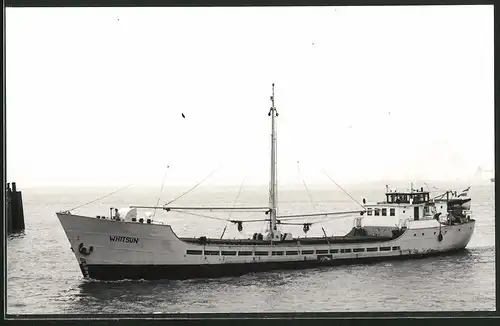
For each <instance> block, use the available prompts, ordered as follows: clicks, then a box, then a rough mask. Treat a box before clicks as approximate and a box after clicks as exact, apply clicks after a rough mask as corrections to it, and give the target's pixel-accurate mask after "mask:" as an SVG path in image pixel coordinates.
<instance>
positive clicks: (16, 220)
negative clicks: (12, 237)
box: [5, 182, 24, 234]
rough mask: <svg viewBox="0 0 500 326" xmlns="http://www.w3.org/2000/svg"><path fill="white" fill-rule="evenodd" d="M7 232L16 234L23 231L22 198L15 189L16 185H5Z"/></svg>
mask: <svg viewBox="0 0 500 326" xmlns="http://www.w3.org/2000/svg"><path fill="white" fill-rule="evenodd" d="M6 191H7V194H6V196H5V197H6V201H7V232H8V234H11V233H18V232H21V231H24V210H23V196H22V194H21V192H20V191H17V189H16V183H15V182H13V183H12V189H11V188H10V183H7V189H6Z"/></svg>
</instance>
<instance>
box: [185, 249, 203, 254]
mask: <svg viewBox="0 0 500 326" xmlns="http://www.w3.org/2000/svg"><path fill="white" fill-rule="evenodd" d="M186 254H188V255H201V250H187V251H186Z"/></svg>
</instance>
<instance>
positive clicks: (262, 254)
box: [255, 251, 269, 256]
mask: <svg viewBox="0 0 500 326" xmlns="http://www.w3.org/2000/svg"><path fill="white" fill-rule="evenodd" d="M255 256H269V252H268V251H256V252H255Z"/></svg>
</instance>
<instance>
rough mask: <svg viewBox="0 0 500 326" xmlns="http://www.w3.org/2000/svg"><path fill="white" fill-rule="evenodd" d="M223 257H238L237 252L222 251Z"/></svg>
mask: <svg viewBox="0 0 500 326" xmlns="http://www.w3.org/2000/svg"><path fill="white" fill-rule="evenodd" d="M222 256H236V251H222Z"/></svg>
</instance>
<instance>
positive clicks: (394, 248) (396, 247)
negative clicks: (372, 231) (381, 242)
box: [392, 246, 401, 250]
mask: <svg viewBox="0 0 500 326" xmlns="http://www.w3.org/2000/svg"><path fill="white" fill-rule="evenodd" d="M392 250H401V248H400V247H399V246H395V247H392Z"/></svg>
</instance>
